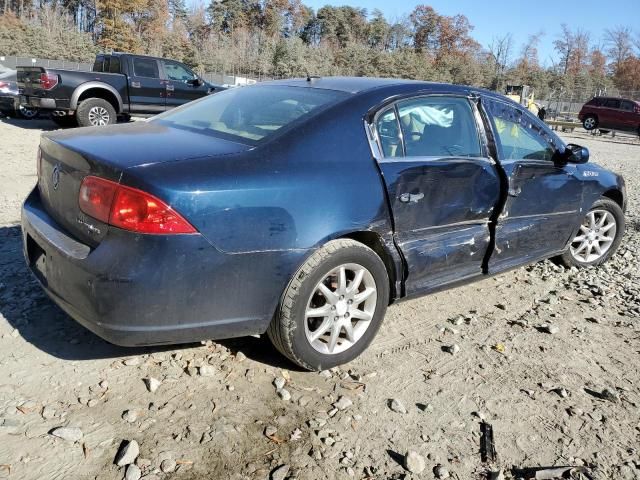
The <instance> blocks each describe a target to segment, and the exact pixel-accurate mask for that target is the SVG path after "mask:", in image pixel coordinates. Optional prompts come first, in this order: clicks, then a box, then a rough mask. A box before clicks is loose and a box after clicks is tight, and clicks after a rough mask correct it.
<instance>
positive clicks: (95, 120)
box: [89, 107, 109, 127]
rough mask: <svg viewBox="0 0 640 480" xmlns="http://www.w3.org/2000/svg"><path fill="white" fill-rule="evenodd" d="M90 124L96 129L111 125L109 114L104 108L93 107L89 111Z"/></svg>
mask: <svg viewBox="0 0 640 480" xmlns="http://www.w3.org/2000/svg"><path fill="white" fill-rule="evenodd" d="M89 123H91V125H94V126H96V127H102V126H103V125H107V124H108V123H109V112H107V109H106V108H104V107H91V110H89Z"/></svg>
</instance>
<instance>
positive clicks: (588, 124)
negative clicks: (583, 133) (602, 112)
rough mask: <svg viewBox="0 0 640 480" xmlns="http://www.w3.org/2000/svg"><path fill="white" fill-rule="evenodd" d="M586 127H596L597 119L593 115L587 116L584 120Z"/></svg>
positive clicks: (590, 128) (589, 128)
mask: <svg viewBox="0 0 640 480" xmlns="http://www.w3.org/2000/svg"><path fill="white" fill-rule="evenodd" d="M584 128H586V129H587V130H593V129H594V128H596V119H595V118H593V117H589V118H586V119H585V120H584Z"/></svg>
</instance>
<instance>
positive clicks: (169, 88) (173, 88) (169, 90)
mask: <svg viewBox="0 0 640 480" xmlns="http://www.w3.org/2000/svg"><path fill="white" fill-rule="evenodd" d="M166 88H167V92H173V91H174V90H175V87H174V86H173V85H169V84H167V85H166Z"/></svg>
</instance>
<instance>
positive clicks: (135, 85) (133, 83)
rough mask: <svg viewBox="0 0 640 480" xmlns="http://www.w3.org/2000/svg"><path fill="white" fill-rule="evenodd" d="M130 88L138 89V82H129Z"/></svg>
mask: <svg viewBox="0 0 640 480" xmlns="http://www.w3.org/2000/svg"><path fill="white" fill-rule="evenodd" d="M131 87H133V88H140V82H131Z"/></svg>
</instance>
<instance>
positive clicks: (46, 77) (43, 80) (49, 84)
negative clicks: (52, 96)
mask: <svg viewBox="0 0 640 480" xmlns="http://www.w3.org/2000/svg"><path fill="white" fill-rule="evenodd" d="M56 85H58V75H54V74H52V73H47V72H45V73H41V74H40V87H41V88H43V89H44V90H51V89H52V88H53V87H55V86H56Z"/></svg>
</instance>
